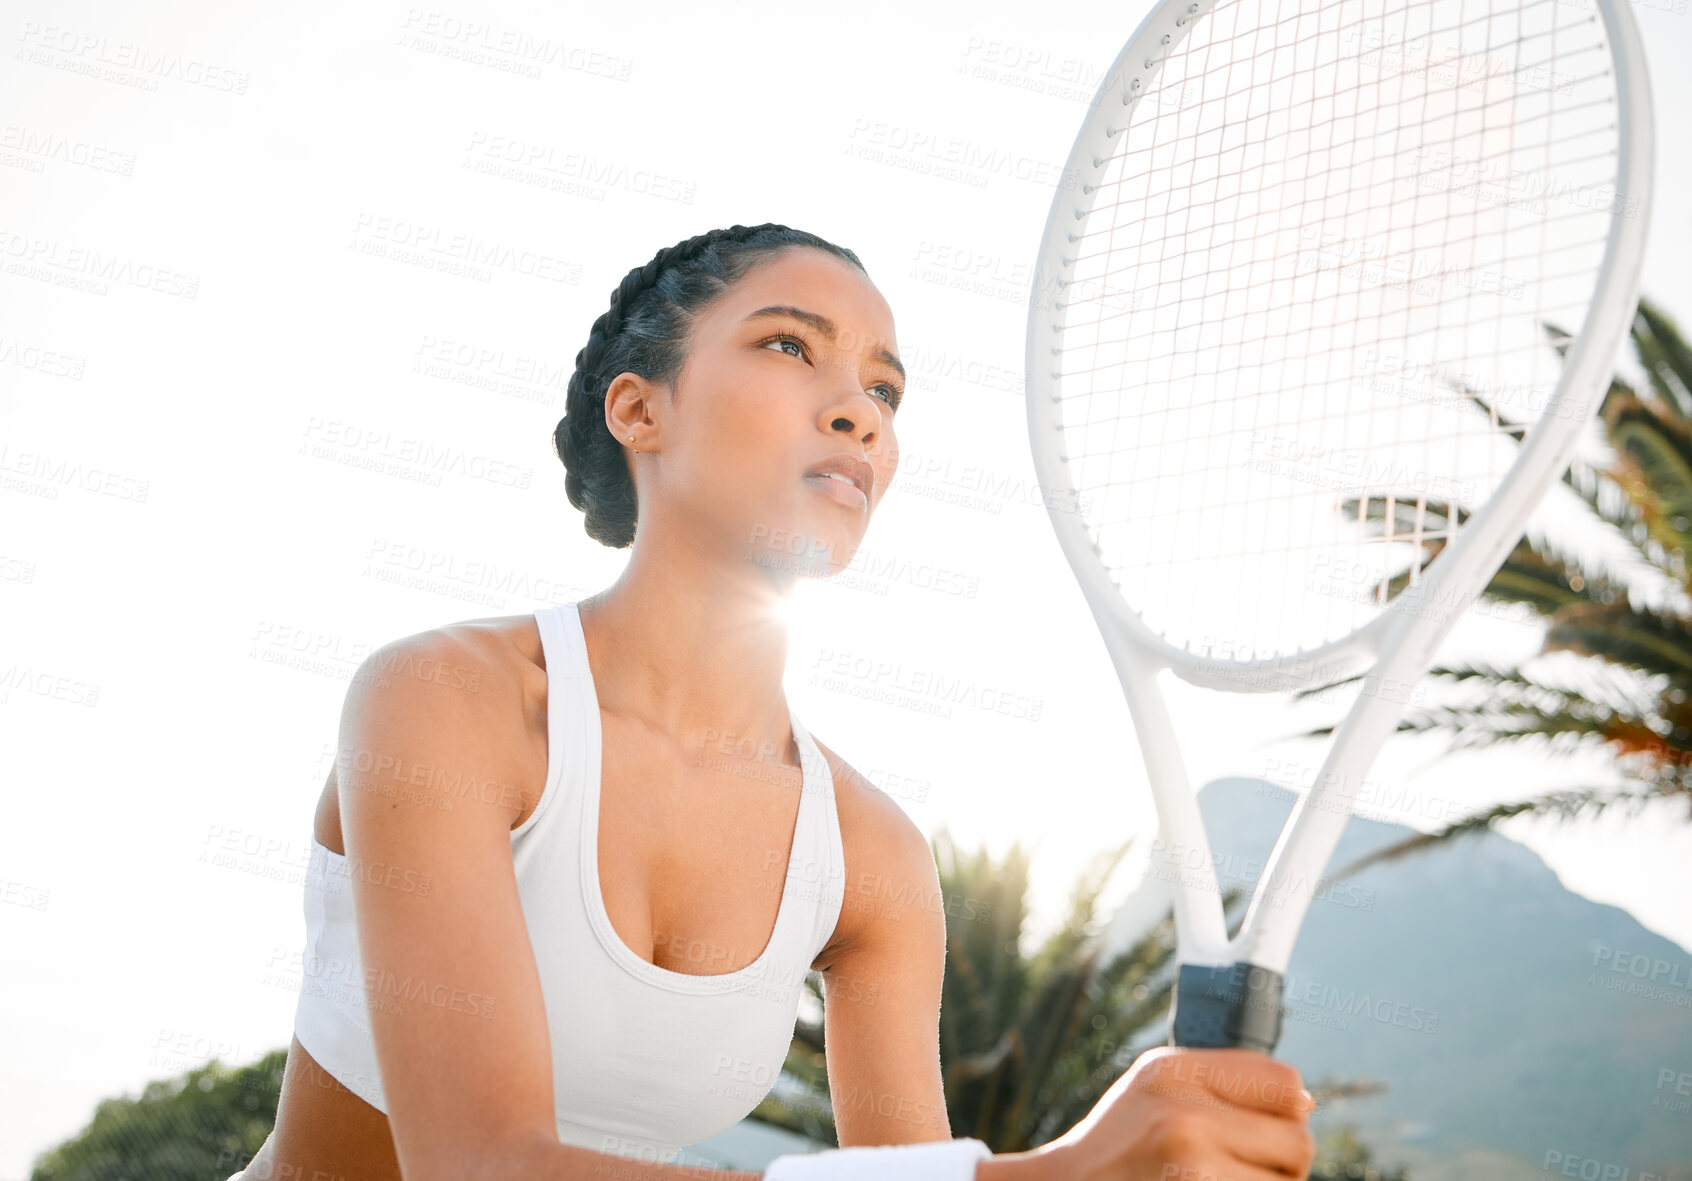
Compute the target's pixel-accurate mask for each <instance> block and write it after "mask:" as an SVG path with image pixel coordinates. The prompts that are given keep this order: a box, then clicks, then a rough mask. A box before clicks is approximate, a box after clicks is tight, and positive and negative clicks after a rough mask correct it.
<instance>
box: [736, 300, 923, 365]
mask: <svg viewBox="0 0 1692 1181" xmlns="http://www.w3.org/2000/svg"><path fill="white" fill-rule="evenodd" d="M771 316H791V317H793V318H794V319H795V320H799V321H802V322H803V323H806V324H809V325H810V326H811V327H812V328H815V329H816V330H817V331H818V332H820V333H822V334H823V336H824V338H825V339H828V340H833V339H834V338H835V337H836V336H837V335H838V333H839V330H838V329H837V328H836V327H835V326H834V321H833V320H830V319H829V318H828V317H827V316H822V315H818V314H817V313H816V312H807V311H806V310H805V309H804V308H796V307H792V306H790V305H788V304H771V305H770V306H769V307H767V308H759V309H758V310H757V311H755V312H753V313H751V314H750V315H748V316H747V317H746V320H757V319H768V318H769V317H771ZM746 320H743V321H741V323H745V322H746ZM875 359H876V360H877V361H880V362H881V363H882V364H883V365H887V366H890V367H891V368H892V369H893V370H895V371H896V372H897V373H898V374H899V377H900V378H901V379H903V378H904V376H905V367H904V366H903V365H901V364H900V363H899V358H898V357H897V356H896V355H895V354H893V353H891V352H889V351H888V350H886V349H878V350H877V351H876V354H875Z"/></svg>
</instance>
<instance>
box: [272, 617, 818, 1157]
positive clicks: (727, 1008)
mask: <svg viewBox="0 0 1692 1181" xmlns="http://www.w3.org/2000/svg"><path fill="white" fill-rule="evenodd" d="M535 620H536V622H537V624H538V625H539V628H540V638H541V647H542V650H543V652H544V654H545V659H546V676H547V706H546V712H547V768H546V784H545V787H544V789H543V791H542V794H541V798H540V801H539V802H538V803H537V804H536V805H535V810H534V812H533V813H532V814H531V815H530V816H529V817H528V819H526V820H525V821H523V823H522V824H521V825H519V826H518V827H517V828H515V829H513V830H512V831H511V859H512V862H513V864H514V865H515V867H516V874H517V891H518V894H519V896H520V897H521V899H522V905H523V918H524V920H525V923H526V925H527V927H528V932H529V943H530V945H531V947H532V948H533V950H534V955H535V962H536V965H537V966H538V968H539V970H540V983H541V992H542V995H543V997H544V1000H545V1006H546V1022H547V1028H548V1031H549V1032H550V1034H551V1039H552V1082H553V1094H554V1096H555V1099H556V1111H555V1113H554V1114H555V1117H556V1121H557V1126H558V1138H559V1140H560V1141H562V1142H563V1143H565V1144H571V1145H577V1146H580V1147H583V1148H591V1149H593V1150H595V1151H597V1152H609V1153H615V1154H617V1155H620V1156H636V1157H640V1158H642V1159H646V1160H656V1161H661V1162H662V1161H669V1160H672V1159H673V1158H674V1157H675V1156H676V1154H677V1153H678V1152H679V1151H680V1150H681V1149H682V1148H684V1147H686V1146H687V1145H689V1144H692V1143H694V1142H696V1141H699V1140H703V1139H705V1138H706V1137H709V1136H713V1135H716V1134H717V1133H718V1132H721V1131H723V1130H725V1129H727V1128H729V1127H731V1126H733V1125H734V1124H735V1123H737V1122H738V1121H739V1120H741V1119H742V1118H743V1117H745V1116H746V1115H747V1113H749V1112H750V1111H751V1110H752V1109H753V1108H754V1107H756V1106H757V1105H758V1102H759V1101H760V1100H761V1099H762V1098H763V1097H764V1095H765V1094H767V1093H768V1092H769V1090H770V1088H771V1087H772V1085H773V1084H774V1083H775V1081H776V1075H777V1072H778V1071H779V1070H780V1068H781V1064H782V1062H783V1060H784V1059H785V1057H786V1055H787V1050H788V1047H789V1045H790V1044H791V1042H792V1039H793V1025H794V1020H795V1017H796V1016H797V1014H798V1010H799V998H800V995H801V993H802V992H803V991H804V980H805V976H806V974H807V973H808V972H809V971H810V966H811V963H812V961H814V960H815V959H816V957H817V956H818V955H819V954H820V953H821V951H822V949H823V947H824V945H826V944H827V943H828V941H829V939H830V938H831V937H832V935H833V933H834V927H835V922H836V920H837V919H838V918H839V915H840V907H841V899H842V897H843V890H842V886H843V884H844V881H845V863H844V858H843V856H842V853H841V846H840V821H839V816H838V814H837V812H836V810H835V800H834V779H833V776H832V774H831V772H830V769H829V766H828V761H827V760H826V759H825V758H824V757H823V755H822V752H821V750H820V749H819V748H818V747H817V745H816V743H815V742H814V741H812V739H811V736H810V734H809V733H808V732H807V731H806V730H805V728H804V727H803V726H802V725H800V723H799V719H798V717H797V716H794V715H793V713H792V711H791V709H790V710H789V718H790V720H791V722H792V726H793V735H794V739H795V741H796V742H797V744H798V747H799V751H800V758H801V764H802V767H803V770H804V780H803V788H802V790H801V794H800V799H799V816H798V822H797V824H796V825H795V828H794V834H793V851H792V854H791V856H790V858H789V860H788V865H787V879H786V886H785V888H784V890H783V892H782V898H781V904H780V907H779V909H778V912H777V915H776V922H775V931H774V933H773V934H772V935H771V937H770V941H769V944H768V946H766V947H765V948H764V951H763V954H762V955H760V956H759V957H758V958H757V959H756V960H755V961H753V962H752V963H751V964H749V965H747V966H746V967H744V968H742V969H740V970H739V971H737V972H729V973H726V974H719V975H711V976H696V975H690V974H687V973H681V972H672V971H670V970H668V969H666V968H660V967H657V966H656V965H654V964H651V963H648V962H647V961H646V960H644V959H642V958H641V957H640V956H638V955H636V954H635V953H634V952H633V951H632V950H631V949H630V948H629V947H628V946H627V945H625V944H624V943H623V941H622V940H621V939H620V938H618V936H617V933H616V931H615V930H614V929H613V928H612V926H611V920H610V918H609V917H608V916H607V914H606V912H605V903H604V899H603V897H602V896H601V894H600V891H599V866H598V837H599V790H600V767H601V749H600V716H599V700H598V697H597V695H596V694H595V692H594V686H593V676H592V673H591V670H590V669H589V666H588V660H587V644H586V641H585V640H584V639H583V635H582V624H581V617H580V615H579V614H578V613H577V610H576V604H575V603H565V604H562V605H557V606H549V607H542V608H539V609H537V610H536V611H535ZM347 870H348V865H347V859H346V858H345V857H344V856H343V855H342V854H339V853H335V852H332V851H331V850H329V849H327V848H325V847H324V846H323V845H321V844H319V843H318V842H317V841H316V840H315V839H314V840H313V841H312V842H311V859H310V863H309V866H308V869H307V873H306V884H305V919H306V944H305V953H304V958H303V964H302V967H303V975H302V987H301V989H300V997H299V1005H298V1008H297V1009H296V1012H295V1016H294V1033H295V1036H297V1037H298V1038H299V1040H300V1044H301V1045H302V1046H304V1047H305V1048H306V1050H307V1051H308V1052H309V1053H310V1054H311V1056H312V1057H313V1058H315V1059H316V1060H317V1061H318V1062H319V1063H320V1064H321V1065H322V1066H323V1068H324V1069H325V1070H327V1071H328V1072H329V1073H330V1074H331V1075H333V1076H334V1077H335V1078H336V1079H338V1080H339V1081H340V1082H341V1083H342V1084H343V1085H344V1086H346V1087H347V1088H348V1089H349V1090H351V1091H353V1092H354V1093H355V1094H357V1095H358V1096H360V1097H361V1098H362V1099H364V1100H365V1101H366V1102H368V1103H369V1104H371V1105H372V1106H373V1107H375V1108H377V1109H378V1110H380V1111H383V1112H386V1111H387V1103H386V1100H385V1097H384V1095H383V1089H382V1081H381V1077H380V1074H379V1071H378V1069H377V1062H376V1048H375V1043H374V1041H373V1040H372V1037H371V1033H370V1017H369V1005H370V1004H371V1003H372V998H374V1001H375V1003H379V1004H384V1005H392V1004H399V1005H404V1004H410V1003H429V1002H431V1001H432V1002H433V1003H437V1004H447V1005H451V1006H452V1007H455V1008H460V1009H462V1010H463V1011H465V1012H466V1015H467V1019H474V1018H473V1017H471V1016H470V1014H474V1013H476V1012H478V1011H480V1006H481V1005H483V1004H484V1003H489V1002H485V1001H484V1000H483V999H482V998H477V997H473V996H465V995H463V994H456V993H454V992H453V991H452V990H451V989H450V988H447V989H443V988H441V987H440V986H439V985H438V984H436V983H434V982H431V981H416V980H401V979H389V980H385V981H379V980H377V979H375V978H374V976H373V977H372V979H370V980H368V981H366V979H365V973H364V971H363V967H362V965H361V963H360V958H359V948H358V933H357V927H356V925H355V920H354V911H353V900H352V890H351V888H350V887H351V879H350V878H349V876H348V872H347Z"/></svg>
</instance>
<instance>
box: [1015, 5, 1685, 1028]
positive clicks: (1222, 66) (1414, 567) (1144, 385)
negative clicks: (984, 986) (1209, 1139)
mask: <svg viewBox="0 0 1692 1181" xmlns="http://www.w3.org/2000/svg"><path fill="white" fill-rule="evenodd" d="M1652 155H1653V140H1652V115H1651V106H1650V94H1649V86H1648V82H1647V79H1646V73H1645V63H1644V59H1643V53H1642V49H1641V45H1640V40H1639V34H1638V31H1637V29H1636V28H1635V26H1634V23H1633V20H1632V17H1631V16H1630V14H1629V12H1628V5H1627V3H1626V2H1625V0H1164V2H1163V3H1160V4H1158V5H1157V7H1156V8H1155V9H1154V10H1153V11H1152V12H1151V14H1150V15H1149V16H1148V17H1146V19H1145V20H1144V21H1143V22H1142V23H1141V24H1140V27H1139V28H1138V30H1136V32H1135V33H1134V35H1133V36H1132V37H1130V38H1129V40H1128V43H1127V44H1126V45H1125V46H1124V47H1123V49H1122V51H1121V53H1120V54H1119V55H1118V56H1117V58H1116V61H1115V63H1114V64H1113V65H1112V67H1111V69H1110V71H1109V72H1108V73H1107V74H1106V76H1105V78H1104V80H1103V82H1102V83H1101V84H1100V86H1099V88H1098V91H1097V94H1096V95H1095V97H1094V99H1093V102H1092V103H1091V105H1090V107H1089V109H1088V112H1087V115H1086V118H1085V121H1084V123H1083V124H1082V127H1081V130H1080V134H1079V135H1077V136H1076V139H1075V145H1074V147H1073V149H1072V150H1071V152H1070V155H1069V160H1068V167H1067V170H1066V172H1065V173H1064V177H1065V180H1064V185H1063V187H1062V188H1060V190H1059V192H1058V193H1057V195H1056V197H1055V199H1054V200H1053V202H1052V207H1051V212H1050V215H1049V216H1048V218H1047V221H1046V228H1045V235H1044V238H1043V239H1042V241H1041V243H1040V252H1039V258H1038V261H1037V263H1036V267H1035V275H1034V283H1033V290H1032V297H1031V300H1030V308H1029V317H1028V339H1027V384H1026V390H1027V397H1028V429H1029V437H1030V443H1031V446H1032V449H1033V455H1034V464H1035V468H1036V470H1037V472H1038V475H1039V479H1040V482H1041V485H1042V486H1043V488H1044V489H1045V490H1046V495H1045V500H1046V503H1047V505H1048V508H1049V511H1050V516H1051V521H1052V525H1053V527H1054V528H1055V529H1056V531H1057V537H1058V541H1059V543H1060V544H1061V546H1062V548H1063V552H1064V554H1065V555H1066V556H1067V558H1068V560H1069V564H1070V566H1071V567H1072V568H1073V570H1074V573H1075V577H1076V579H1077V580H1078V582H1079V583H1080V586H1081V590H1082V592H1083V593H1084V594H1085V596H1086V599H1087V604H1088V606H1089V607H1090V608H1091V609H1092V612H1093V616H1094V618H1095V620H1096V621H1097V623H1098V626H1099V631H1100V632H1101V634H1102V635H1103V637H1104V641H1105V645H1106V648H1107V649H1108V651H1109V653H1110V657H1111V660H1112V662H1113V663H1114V664H1115V666H1116V671H1117V674H1118V677H1119V678H1120V680H1121V683H1122V688H1123V691H1124V693H1125V694H1126V696H1127V700H1128V706H1129V710H1130V713H1131V715H1132V717H1133V720H1134V727H1135V731H1136V733H1137V736H1138V739H1139V746H1140V750H1141V753H1142V755H1143V757H1144V760H1145V765H1146V772H1147V775H1148V776H1149V779H1150V784H1151V790H1152V793H1153V796H1154V799H1155V802H1156V806H1157V811H1158V815H1159V820H1160V823H1161V825H1162V829H1163V835H1164V837H1165V839H1167V840H1169V841H1171V842H1174V843H1176V844H1177V845H1179V846H1180V847H1181V848H1183V849H1184V850H1197V851H1198V854H1199V855H1198V856H1196V857H1195V859H1196V860H1198V861H1200V862H1202V864H1201V866H1200V868H1199V870H1198V872H1197V873H1194V874H1188V873H1186V872H1183V873H1182V874H1181V875H1180V879H1179V880H1178V881H1177V882H1176V883H1175V885H1174V911H1175V925H1176V940H1177V957H1176V958H1177V963H1178V968H1177V975H1176V989H1175V1002H1174V1006H1173V1009H1172V1016H1171V1041H1172V1043H1173V1044H1175V1045H1183V1046H1245V1047H1249V1048H1252V1049H1257V1050H1261V1051H1263V1052H1265V1053H1269V1052H1272V1051H1273V1050H1274V1047H1275V1045H1276V1043H1277V1041H1278V1040H1279V1037H1280V1030H1281V994H1282V987H1283V978H1284V974H1285V972H1286V968H1287V963H1288V960H1289V959H1290V957H1291V955H1292V950H1293V944H1294V941H1295V940H1296V938H1297V935H1298V930H1299V927H1300V926H1301V925H1302V923H1303V920H1304V917H1305V913H1306V911H1307V910H1308V908H1309V905H1310V902H1311V898H1312V896H1313V894H1314V892H1315V889H1316V883H1317V881H1318V878H1319V875H1320V874H1321V873H1322V872H1323V870H1324V868H1325V867H1326V865H1327V864H1328V860H1329V858H1330V856H1331V855H1332V853H1333V849H1334V846H1335V844H1336V842H1337V841H1338V839H1339V836H1340V833H1341V831H1342V829H1343V828H1344V826H1345V823H1346V820H1347V819H1348V818H1349V815H1350V812H1351V804H1352V801H1353V799H1354V798H1355V790H1356V786H1357V785H1358V784H1360V782H1361V781H1362V779H1363V776H1364V775H1365V774H1366V773H1367V771H1368V769H1369V766H1370V764H1371V762H1372V761H1373V759H1374V757H1375V755H1376V753H1377V751H1378V750H1379V749H1380V747H1381V745H1382V743H1383V742H1384V741H1385V740H1386V738H1387V736H1388V735H1389V734H1391V733H1392V732H1393V730H1394V729H1395V728H1396V726H1397V724H1398V721H1399V718H1400V716H1401V714H1402V711H1403V706H1404V704H1405V702H1406V700H1407V699H1408V696H1409V694H1408V692H1407V690H1408V688H1409V687H1411V686H1413V685H1414V684H1415V683H1416V682H1417V681H1418V680H1419V679H1420V678H1421V677H1422V675H1423V674H1424V673H1425V672H1426V671H1427V669H1428V667H1429V665H1430V664H1431V663H1432V659H1433V655H1434V652H1435V649H1436V648H1437V647H1438V645H1439V643H1440V642H1441V640H1442V639H1443V637H1445V635H1446V634H1447V633H1448V632H1449V631H1450V629H1451V627H1452V626H1453V624H1454V623H1455V622H1456V620H1457V618H1458V617H1459V616H1460V615H1461V614H1462V612H1463V610H1464V609H1465V608H1466V607H1467V606H1468V605H1470V604H1471V603H1473V602H1474V601H1475V599H1477V598H1478V597H1479V595H1480V593H1481V591H1482V590H1483V589H1484V588H1485V587H1486V585H1487V584H1488V583H1489V582H1490V580H1491V579H1492V576H1493V575H1494V574H1495V573H1496V572H1497V571H1498V568H1499V567H1500V566H1501V565H1502V564H1503V561H1504V559H1505V557H1506V556H1507V555H1508V554H1509V552H1510V551H1511V550H1512V549H1513V548H1514V546H1515V544H1516V542H1517V541H1518V539H1519V538H1520V537H1521V536H1522V533H1523V530H1524V528H1525V526H1526V524H1527V520H1528V517H1529V515H1530V514H1531V513H1532V512H1533V510H1534V508H1535V506H1536V504H1537V503H1538V502H1539V500H1540V499H1541V497H1542V496H1543V494H1544V493H1545V491H1546V489H1547V488H1548V487H1549V485H1550V484H1551V483H1552V482H1553V481H1555V480H1557V479H1558V477H1559V476H1560V475H1561V474H1562V472H1563V471H1564V469H1565V468H1566V467H1567V465H1568V463H1569V461H1570V459H1571V458H1572V456H1573V454H1574V451H1575V449H1576V447H1577V445H1578V443H1579V441H1580V436H1581V434H1582V433H1583V432H1584V431H1585V430H1586V426H1587V423H1588V422H1589V421H1590V419H1591V417H1592V415H1593V413H1594V411H1595V409H1596V408H1597V406H1598V404H1599V402H1600V401H1601V397H1602V395H1603V393H1604V392H1605V391H1606V389H1607V388H1608V384H1609V378H1610V374H1611V372H1612V364H1613V362H1614V360H1615V356H1616V352H1617V348H1618V346H1619V344H1620V342H1621V341H1622V339H1623V336H1624V334H1625V332H1626V330H1627V328H1628V325H1629V324H1630V322H1631V320H1632V318H1633V315H1634V309H1635V305H1636V303H1637V300H1638V294H1639V287H1638V284H1639V271H1640V262H1641V257H1642V251H1643V247H1644V242H1645V235H1646V223H1647V220H1648V214H1649V207H1650V198H1651V174H1652ZM1165 669H1167V670H1170V671H1171V672H1172V673H1173V674H1175V675H1178V676H1180V677H1182V678H1184V679H1185V680H1187V681H1189V682H1191V683H1193V684H1195V685H1199V686H1203V687H1207V688H1210V689H1216V690H1222V691H1229V692H1266V691H1269V692H1272V691H1283V692H1284V691H1290V690H1296V689H1300V688H1308V687H1316V686H1321V685H1327V684H1332V683H1334V682H1336V681H1339V680H1342V679H1346V678H1355V677H1357V676H1358V675H1359V674H1362V682H1361V683H1362V690H1361V692H1360V693H1359V694H1358V696H1357V697H1356V699H1355V700H1354V701H1353V702H1352V703H1351V705H1350V707H1349V709H1348V712H1347V713H1346V715H1345V717H1344V720H1343V721H1342V723H1341V724H1340V725H1339V726H1338V727H1337V728H1336V730H1335V733H1334V736H1333V740H1332V745H1331V747H1330V748H1329V749H1328V751H1327V754H1326V757H1325V759H1324V761H1323V764H1322V768H1321V772H1320V773H1319V774H1318V775H1317V777H1316V780H1315V785H1314V786H1313V787H1311V788H1310V789H1309V790H1308V791H1306V792H1304V793H1303V794H1301V796H1300V798H1299V799H1298V801H1297V803H1296V805H1295V806H1294V808H1293V811H1292V814H1291V816H1290V817H1289V819H1288V821H1287V824H1286V827H1285V828H1284V829H1283V830H1282V832H1281V834H1280V836H1279V839H1278V840H1277V842H1276V844H1275V846H1274V850H1273V852H1272V853H1271V855H1270V858H1269V860H1268V862H1267V864H1266V866H1265V869H1264V873H1263V876H1262V878H1261V879H1260V880H1259V881H1258V883H1257V884H1256V888H1255V890H1254V893H1253V894H1252V897H1251V900H1250V904H1249V906H1248V907H1247V909H1246V912H1245V917H1244V921H1243V923H1242V925H1241V927H1240V929H1239V931H1238V933H1237V934H1236V935H1235V936H1233V937H1232V938H1230V937H1229V935H1228V930H1227V925H1226V922H1225V918H1224V912H1223V907H1222V902H1221V892H1220V890H1219V889H1218V886H1217V882H1216V875H1215V873H1214V869H1213V862H1212V858H1211V854H1210V847H1209V841H1208V839H1207V837H1206V834H1205V830H1204V825H1203V821H1202V818H1201V816H1200V813H1199V810H1198V805H1197V801H1196V799H1195V798H1194V796H1193V793H1192V790H1191V788H1190V786H1189V784H1188V782H1187V778H1186V771H1185V768H1184V765H1183V762H1182V758H1181V752H1180V750H1179V749H1178V748H1177V746H1176V744H1175V742H1174V739H1173V738H1172V729H1171V726H1170V719H1169V714H1168V710H1167V707H1166V705H1165V701H1164V698H1163V695H1162V692H1161V690H1160V689H1159V687H1158V684H1157V679H1158V676H1159V674H1160V673H1161V672H1162V671H1163V670H1165ZM1186 865H1187V863H1186V862H1183V871H1185V868H1186Z"/></svg>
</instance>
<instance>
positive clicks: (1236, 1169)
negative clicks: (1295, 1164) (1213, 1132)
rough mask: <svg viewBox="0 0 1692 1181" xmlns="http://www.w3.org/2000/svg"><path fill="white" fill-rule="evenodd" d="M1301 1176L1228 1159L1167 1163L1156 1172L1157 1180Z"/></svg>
mask: <svg viewBox="0 0 1692 1181" xmlns="http://www.w3.org/2000/svg"><path fill="white" fill-rule="evenodd" d="M1303 1176H1304V1174H1303V1173H1283V1172H1281V1171H1280V1170H1279V1169H1266V1168H1264V1167H1263V1166H1262V1165H1254V1164H1248V1163H1247V1162H1245V1161H1230V1162H1228V1163H1227V1164H1222V1165H1178V1164H1167V1165H1164V1166H1163V1171H1162V1172H1161V1173H1158V1174H1157V1181H1287V1178H1288V1177H1300V1178H1302V1177H1303Z"/></svg>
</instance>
